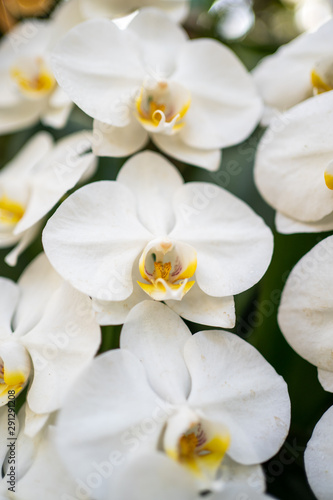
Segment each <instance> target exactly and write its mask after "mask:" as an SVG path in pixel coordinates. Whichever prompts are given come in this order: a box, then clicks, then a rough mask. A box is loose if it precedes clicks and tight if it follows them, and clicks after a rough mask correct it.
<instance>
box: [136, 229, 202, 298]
mask: <svg viewBox="0 0 333 500" xmlns="http://www.w3.org/2000/svg"><path fill="white" fill-rule="evenodd" d="M196 266H197V256H196V251H195V250H194V248H192V247H191V246H190V245H186V244H184V243H179V242H173V241H171V240H169V239H168V238H165V239H161V240H160V239H157V240H153V241H151V242H150V243H148V245H147V246H146V248H145V249H144V251H143V253H142V255H141V258H140V262H139V270H140V274H141V276H142V277H143V278H144V279H145V280H146V282H147V283H141V282H139V281H138V284H139V286H140V287H141V288H142V290H144V291H145V292H146V293H147V294H148V295H150V296H151V297H152V298H153V299H154V300H168V299H171V300H181V299H182V298H183V296H184V295H185V294H186V293H187V292H188V291H189V290H190V289H191V288H192V286H193V285H194V283H195V282H194V281H189V279H190V278H192V277H193V275H194V273H195V270H196Z"/></svg>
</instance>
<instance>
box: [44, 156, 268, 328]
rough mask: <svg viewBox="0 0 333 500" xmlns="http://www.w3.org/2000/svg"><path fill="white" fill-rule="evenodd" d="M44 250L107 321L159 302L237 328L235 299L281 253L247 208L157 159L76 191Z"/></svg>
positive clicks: (133, 162)
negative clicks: (137, 306) (190, 180)
mask: <svg viewBox="0 0 333 500" xmlns="http://www.w3.org/2000/svg"><path fill="white" fill-rule="evenodd" d="M43 244H44V248H45V252H46V254H47V256H48V258H49V259H50V261H51V263H52V265H53V266H54V268H55V269H56V270H57V272H59V274H60V275H61V276H62V277H63V278H64V279H65V280H67V281H69V282H70V283H71V284H72V286H74V287H75V288H77V289H78V290H80V291H81V292H83V293H86V294H88V295H89V296H91V297H93V299H94V301H95V307H96V309H98V310H99V311H100V313H101V314H100V317H99V321H100V324H120V323H123V322H124V320H125V319H126V316H127V314H128V312H129V310H130V309H131V307H133V306H134V305H135V304H136V303H138V302H141V301H142V300H145V299H147V298H149V297H151V298H152V299H154V300H165V301H166V302H167V304H168V305H169V306H170V307H171V308H172V309H174V310H175V311H176V312H177V313H178V314H180V315H181V316H183V317H184V318H186V319H189V320H191V321H194V322H197V323H201V324H208V325H213V326H222V327H232V326H234V321H235V318H234V302H233V297H232V295H234V294H237V293H240V292H242V291H244V290H246V289H248V288H250V287H251V286H253V285H254V284H255V283H256V282H257V281H258V280H259V279H260V278H261V277H262V275H263V274H264V272H265V271H266V269H267V266H268V265H269V262H270V260H271V256H272V250H273V238H272V234H271V231H270V230H269V228H268V227H267V226H266V225H265V223H264V222H263V220H262V219H261V218H260V217H258V216H257V215H256V214H254V212H253V211H252V210H251V209H250V208H249V207H248V206H247V205H246V204H245V203H243V202H242V201H240V200H238V199H237V198H236V197H235V196H233V195H232V194H230V193H229V192H227V191H225V190H224V189H222V188H220V187H217V186H215V185H213V184H208V183H203V182H202V183H201V182H196V183H187V184H184V183H183V179H182V177H181V175H180V174H179V172H178V170H177V169H176V168H175V167H174V166H173V165H172V164H171V163H169V162H168V161H167V160H165V159H164V158H163V157H162V156H160V155H159V154H157V153H152V152H143V153H139V154H138V155H136V156H135V157H133V158H131V159H130V160H128V161H127V162H126V163H125V165H124V166H123V167H122V169H121V170H120V172H119V174H118V177H117V181H101V182H95V183H92V184H89V185H88V186H85V187H83V188H81V189H79V190H78V191H76V193H74V194H72V195H71V196H70V197H69V198H68V199H67V200H66V201H64V202H63V203H62V204H61V206H60V208H59V209H58V210H57V212H56V213H55V214H54V215H53V216H52V217H51V218H50V219H49V221H48V223H47V225H46V227H45V230H44V233H43Z"/></svg>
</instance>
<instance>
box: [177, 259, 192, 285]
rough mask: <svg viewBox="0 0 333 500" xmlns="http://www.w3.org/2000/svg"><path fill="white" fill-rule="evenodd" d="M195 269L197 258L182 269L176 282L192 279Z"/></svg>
mask: <svg viewBox="0 0 333 500" xmlns="http://www.w3.org/2000/svg"><path fill="white" fill-rule="evenodd" d="M196 269H197V257H195V259H193V260H192V261H191V262H190V263H189V265H188V266H187V268H186V269H184V271H182V272H181V273H180V275H179V276H177V281H178V280H184V279H186V278H192V276H193V274H194V273H195V271H196Z"/></svg>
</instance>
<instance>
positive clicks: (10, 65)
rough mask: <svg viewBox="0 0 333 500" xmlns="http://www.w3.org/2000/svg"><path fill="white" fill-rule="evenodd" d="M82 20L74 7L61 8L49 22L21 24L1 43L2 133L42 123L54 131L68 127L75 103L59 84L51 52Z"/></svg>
mask: <svg viewBox="0 0 333 500" xmlns="http://www.w3.org/2000/svg"><path fill="white" fill-rule="evenodd" d="M69 7H70V8H69ZM73 7H74V6H73ZM79 20H80V18H79V17H78V15H77V12H76V10H75V9H73V8H72V6H66V9H65V11H64V10H63V8H62V7H61V8H59V9H57V10H56V12H55V14H54V15H53V16H52V17H51V18H50V19H48V20H43V21H42V20H32V21H31V20H29V21H23V22H21V23H19V24H17V25H16V26H15V27H14V28H13V29H12V30H11V31H10V32H9V33H8V34H7V35H6V36H5V37H4V38H3V39H2V40H1V42H0V134H8V133H10V132H15V131H17V130H20V129H22V128H25V127H30V126H31V125H34V124H35V123H37V122H38V120H41V121H42V122H43V124H44V125H47V126H49V127H53V128H62V127H63V126H64V125H65V124H66V122H67V118H68V116H69V113H70V111H71V109H72V102H71V100H70V99H69V98H68V96H67V95H66V94H65V92H63V90H61V89H60V88H59V87H58V85H57V83H56V80H55V78H54V75H53V73H52V70H51V66H50V53H51V49H52V48H53V46H54V44H55V43H56V42H57V41H58V40H59V38H61V37H62V36H63V35H64V34H65V33H66V32H67V31H68V30H69V29H70V28H72V27H73V26H75V25H76V24H77V22H79Z"/></svg>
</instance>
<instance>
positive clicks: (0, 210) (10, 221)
mask: <svg viewBox="0 0 333 500" xmlns="http://www.w3.org/2000/svg"><path fill="white" fill-rule="evenodd" d="M24 211H25V210H24V207H23V206H22V205H21V204H20V203H18V202H17V201H15V200H12V199H11V198H9V197H8V196H6V195H5V194H3V195H2V196H1V198H0V225H3V226H15V225H16V224H17V223H18V222H19V221H20V220H21V219H22V217H23V215H24Z"/></svg>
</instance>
